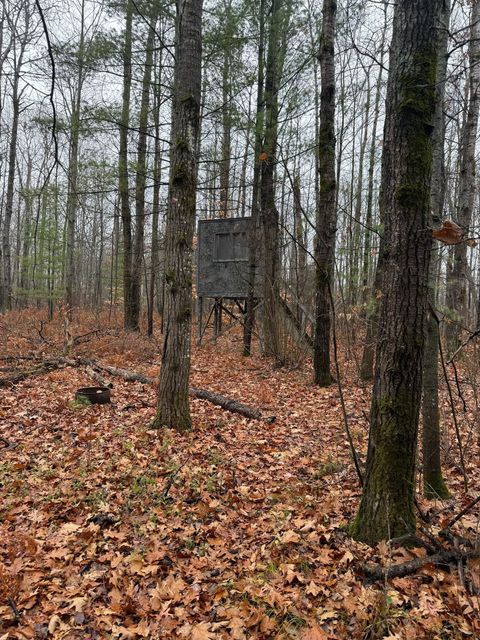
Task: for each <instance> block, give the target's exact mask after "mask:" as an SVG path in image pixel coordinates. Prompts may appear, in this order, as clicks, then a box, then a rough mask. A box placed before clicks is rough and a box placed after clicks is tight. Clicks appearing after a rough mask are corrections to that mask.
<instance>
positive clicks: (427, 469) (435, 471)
mask: <svg viewBox="0 0 480 640" xmlns="http://www.w3.org/2000/svg"><path fill="white" fill-rule="evenodd" d="M449 22H450V0H443V8H442V13H441V15H440V17H439V28H438V67H437V83H436V105H435V118H434V121H433V137H432V147H433V148H432V186H431V190H430V198H431V207H430V210H431V220H430V223H431V225H432V226H433V227H438V226H439V225H440V223H441V220H442V213H443V207H444V202H445V152H444V140H445V115H444V107H445V100H444V98H445V83H446V79H447V63H448V28H449ZM431 256H432V258H431V260H432V265H431V267H430V281H429V308H428V309H427V315H426V340H425V356H424V363H423V398H422V417H423V432H422V442H423V490H424V494H425V497H427V498H433V499H436V498H448V496H449V492H448V489H447V487H446V485H445V481H444V479H443V474H442V466H441V457H440V412H439V408H438V357H439V340H440V333H439V326H438V320H437V318H436V317H435V314H434V312H433V308H434V306H435V297H436V294H435V291H436V287H437V280H436V276H437V271H438V269H437V267H436V265H437V261H439V260H440V256H439V251H438V248H437V247H433V249H432V254H431Z"/></svg>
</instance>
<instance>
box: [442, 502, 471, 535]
mask: <svg viewBox="0 0 480 640" xmlns="http://www.w3.org/2000/svg"><path fill="white" fill-rule="evenodd" d="M479 502H480V496H477V497H476V498H475V499H474V500H472V501H471V502H469V503H468V504H467V506H466V507H465V508H464V509H462V510H461V511H460V513H459V514H458V515H456V516H455V517H454V518H452V519H451V520H450V522H449V523H448V524H447V525H446V526H445V527H444V528H443V529H442V531H441V532H440V533H443V532H444V531H447V530H448V529H450V527H453V525H454V524H455V523H456V522H458V521H459V520H460V518H463V516H464V515H465V514H466V513H468V511H470V509H473V507H474V506H475V505H476V504H478V503H479Z"/></svg>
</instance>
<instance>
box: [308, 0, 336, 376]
mask: <svg viewBox="0 0 480 640" xmlns="http://www.w3.org/2000/svg"><path fill="white" fill-rule="evenodd" d="M336 16H337V3H336V0H324V3H323V12H322V18H323V19H322V33H321V37H320V53H319V56H320V73H321V83H322V88H321V93H320V128H319V134H318V135H319V142H318V151H317V153H318V167H319V172H320V195H319V200H318V209H317V216H316V231H315V233H316V238H315V272H316V273H315V295H316V300H315V334H314V352H313V368H314V382H315V384H318V385H320V386H327V385H329V384H330V383H331V381H332V378H331V375H330V332H331V313H332V309H331V306H330V305H331V296H332V289H333V286H332V285H333V261H334V252H335V231H336V224H337V211H336V204H335V201H336V190H337V181H336V177H335V23H336Z"/></svg>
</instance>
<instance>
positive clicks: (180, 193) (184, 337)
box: [154, 0, 203, 431]
mask: <svg viewBox="0 0 480 640" xmlns="http://www.w3.org/2000/svg"><path fill="white" fill-rule="evenodd" d="M202 5H203V0H177V24H176V48H175V67H174V68H175V70H174V87H173V106H172V131H171V152H170V180H169V194H168V210H167V222H166V230H165V283H166V287H165V338H164V344H163V353H162V367H161V370H160V385H159V389H158V405H157V414H156V417H155V420H154V425H155V426H156V427H171V428H174V429H177V430H180V431H181V430H186V429H190V428H191V417H190V407H189V402H188V382H189V376H190V347H191V329H192V250H193V246H192V245H193V232H194V227H195V207H196V187H197V169H198V167H197V148H198V147H197V145H198V135H199V130H200V97H201V58H202Z"/></svg>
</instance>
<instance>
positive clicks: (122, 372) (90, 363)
mask: <svg viewBox="0 0 480 640" xmlns="http://www.w3.org/2000/svg"><path fill="white" fill-rule="evenodd" d="M62 365H66V366H68V367H80V366H84V367H86V368H87V371H88V373H89V374H90V375H91V376H92V378H93V379H94V380H96V381H97V382H99V383H100V384H101V385H102V386H104V387H111V386H113V385H112V384H111V383H109V382H108V381H107V380H105V378H104V377H103V376H102V375H101V372H104V373H109V374H110V375H112V376H115V377H118V378H123V380H127V382H141V383H142V384H156V382H157V380H156V378H150V377H148V376H144V375H143V374H141V373H137V372H136V371H128V370H127V369H121V368H119V367H112V366H110V365H107V364H101V363H100V362H97V361H96V360H92V359H90V358H65V357H63V358H56V359H55V360H46V361H45V362H43V363H41V364H40V365H38V366H37V367H35V368H33V369H27V370H24V371H17V372H16V373H15V374H13V375H10V376H7V377H4V378H0V387H1V386H7V385H9V384H10V385H14V384H16V383H17V382H20V381H21V380H24V379H25V378H28V377H29V376H32V375H41V374H42V373H47V372H49V371H53V370H54V369H58V368H59V367H61V366H62ZM190 395H192V396H193V397H194V398H198V399H199V400H207V401H208V402H211V403H212V404H214V405H216V406H218V407H221V408H222V409H224V410H225V411H230V412H231V413H238V414H239V415H242V416H244V417H245V418H248V419H249V420H260V419H262V412H261V411H260V410H259V409H256V408H255V407H251V406H249V405H247V404H243V402H238V401H237V400H233V399H232V398H227V397H226V396H223V395H221V394H220V393H214V392H212V391H206V390H205V389H197V388H195V387H191V388H190ZM265 420H266V421H267V422H269V423H272V422H273V421H274V420H275V416H268V417H265Z"/></svg>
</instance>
